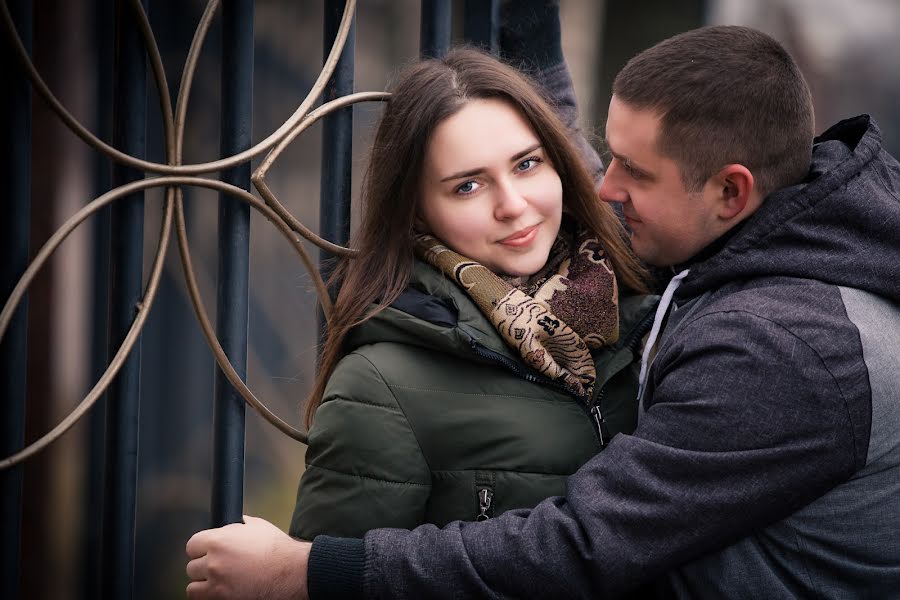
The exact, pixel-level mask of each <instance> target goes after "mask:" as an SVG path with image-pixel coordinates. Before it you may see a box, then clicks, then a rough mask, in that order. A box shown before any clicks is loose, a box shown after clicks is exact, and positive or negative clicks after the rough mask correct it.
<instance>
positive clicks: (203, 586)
mask: <svg viewBox="0 0 900 600" xmlns="http://www.w3.org/2000/svg"><path fill="white" fill-rule="evenodd" d="M186 591H187V597H188V598H190V600H206V599H207V598H209V584H207V582H205V581H192V582H190V583H189V584H188V586H187V590H186Z"/></svg>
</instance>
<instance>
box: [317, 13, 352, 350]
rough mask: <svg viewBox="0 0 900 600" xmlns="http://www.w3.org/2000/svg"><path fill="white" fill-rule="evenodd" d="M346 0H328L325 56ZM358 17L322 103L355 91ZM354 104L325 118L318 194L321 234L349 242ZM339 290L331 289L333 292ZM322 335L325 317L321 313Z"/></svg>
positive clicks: (325, 259) (323, 265) (326, 261)
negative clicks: (354, 75)
mask: <svg viewBox="0 0 900 600" xmlns="http://www.w3.org/2000/svg"><path fill="white" fill-rule="evenodd" d="M345 5H346V0H325V23H324V30H323V36H322V43H323V52H322V55H323V56H328V53H329V51H330V50H331V46H332V44H334V39H335V37H337V32H338V27H339V25H340V22H341V17H342V16H343V14H344V6H345ZM355 38H356V16H354V17H353V22H352V23H351V25H350V31H349V33H348V35H347V41H346V43H345V44H344V49H343V51H342V52H341V56H340V58H339V60H338V63H337V65H336V67H335V69H334V73H333V74H332V75H331V79H330V80H329V81H328V85H327V86H326V87H325V92H324V94H323V99H322V101H323V102H328V101H329V100H334V99H335V98H340V97H341V96H346V95H348V94H352V93H353V68H354V60H353V59H354V52H355V48H356V39H355ZM352 150H353V107H352V106H348V107H347V108H342V109H341V110H338V111H335V112H333V113H331V114H330V115H328V116H326V117H325V118H324V119H322V175H321V191H320V196H319V235H321V236H322V237H324V238H325V239H327V240H330V241H332V242H334V243H335V244H340V245H341V246H345V245H347V241H348V240H349V239H350V200H351V189H350V188H351V175H352V168H353V162H352V161H353V152H352ZM331 258H332V257H331V255H330V254H329V253H328V252H326V251H324V250H320V251H319V272H320V273H321V274H322V277H323V278H325V280H326V281H327V280H328V277H329V276H330V275H331V273H332V271H333V270H334V262H333V260H330V259H331ZM335 291H336V290H332V293H334V292H335ZM319 332H320V337H321V336H322V334H323V332H324V318H323V316H322V313H321V312H320V313H319Z"/></svg>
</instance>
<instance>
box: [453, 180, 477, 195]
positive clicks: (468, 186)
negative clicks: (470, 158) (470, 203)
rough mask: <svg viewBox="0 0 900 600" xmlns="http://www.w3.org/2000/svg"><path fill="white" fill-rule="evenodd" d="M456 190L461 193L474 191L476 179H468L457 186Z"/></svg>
mask: <svg viewBox="0 0 900 600" xmlns="http://www.w3.org/2000/svg"><path fill="white" fill-rule="evenodd" d="M456 191H457V192H459V193H461V194H471V193H472V192H474V191H475V182H474V181H467V182H465V183H464V184H462V185H460V186H458V187H457V188H456Z"/></svg>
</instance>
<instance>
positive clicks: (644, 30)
mask: <svg viewBox="0 0 900 600" xmlns="http://www.w3.org/2000/svg"><path fill="white" fill-rule="evenodd" d="M457 4H461V2H457ZM204 6H205V3H204V2H202V1H201V0H179V1H177V2H175V1H172V0H151V2H150V9H149V13H150V19H151V23H152V25H153V29H154V32H155V35H156V37H157V40H158V43H159V46H160V49H161V51H162V54H163V58H164V61H165V67H166V72H167V75H168V80H169V85H170V86H171V87H173V90H172V94H173V96H174V94H175V92H176V91H177V90H176V89H175V86H177V82H178V81H179V79H180V76H181V71H182V68H183V64H184V60H185V57H186V54H187V51H188V48H189V46H190V42H191V38H192V36H193V33H194V29H195V27H196V25H197V22H198V19H199V17H200V14H201V12H202V11H203V8H204ZM454 10H455V14H454V19H455V21H456V23H457V24H458V22H459V20H460V15H459V12H460V11H459V10H458V7H456V8H455V9H454ZM113 13H114V6H113V2H112V0H39V1H37V2H34V45H33V48H34V50H33V60H34V62H35V64H36V66H37V68H38V69H39V71H40V72H41V73H42V75H43V77H44V78H45V80H46V81H47V83H48V84H49V86H50V88H51V89H52V90H53V91H54V93H55V94H56V95H57V97H58V98H59V99H60V100H61V101H62V102H63V104H64V105H65V106H66V107H67V108H68V109H69V110H70V111H72V112H73V113H74V114H75V116H76V117H77V118H78V119H79V120H80V121H81V122H82V123H83V124H85V125H86V126H87V127H88V128H89V129H91V130H92V131H94V132H97V133H98V135H100V137H101V138H103V139H105V140H110V139H111V134H110V132H111V127H112V125H111V121H110V111H109V106H110V97H109V96H110V94H111V90H112V82H111V70H110V69H111V65H112V56H111V53H112V47H113V40H112V35H113V33H112V19H113ZM254 19H255V63H254V98H253V112H254V115H253V124H252V128H253V140H254V142H256V141H259V140H261V139H263V138H264V137H266V136H267V135H268V134H269V133H271V132H272V131H274V130H275V129H276V128H277V127H278V126H279V125H281V124H282V123H283V122H284V121H285V120H286V119H287V118H288V117H289V116H290V115H291V114H292V113H293V111H294V110H295V109H296V107H297V106H298V105H299V104H300V102H301V101H302V99H303V98H304V97H305V95H306V93H307V92H308V90H309V89H310V87H311V85H312V82H313V81H314V80H315V78H316V76H317V75H318V73H319V70H320V69H321V65H322V60H323V54H322V45H323V40H322V36H323V34H322V22H323V2H322V0H258V1H257V2H256V5H255V17H254ZM561 20H562V30H563V46H564V51H565V54H566V58H567V60H568V62H569V66H570V69H571V71H572V75H573V78H574V80H575V84H576V92H577V95H578V99H579V102H580V106H581V125H582V128H583V130H584V131H585V132H586V133H588V134H589V135H592V136H595V139H594V140H593V141H595V142H596V138H597V137H599V134H601V133H602V131H603V123H604V119H605V112H606V106H607V104H608V101H609V93H610V92H609V90H610V84H611V80H612V78H613V77H614V75H615V73H616V72H617V70H618V69H619V68H620V67H621V66H622V65H623V64H624V63H625V61H626V60H627V59H628V58H629V57H631V56H633V55H634V54H635V53H637V52H639V51H640V50H641V49H643V48H646V47H648V46H649V45H652V44H653V43H655V42H657V41H659V40H661V39H663V38H665V37H668V36H670V35H672V34H674V33H677V32H680V31H684V30H686V29H691V28H694V27H697V26H700V25H703V24H721V23H728V24H743V25H750V26H753V27H757V28H759V29H762V30H763V31H766V32H768V33H769V34H771V35H773V36H774V37H775V38H777V39H778V40H780V41H781V42H782V43H783V44H784V45H785V46H786V47H787V48H788V49H789V50H790V51H791V52H792V53H793V55H794V56H795V58H796V59H797V61H798V62H799V64H800V66H801V68H802V69H803V71H804V73H805V75H806V77H807V79H808V81H809V83H810V86H811V88H812V91H813V96H814V99H815V103H816V127H817V131H819V132H821V131H823V130H824V129H826V128H827V127H828V126H830V125H831V124H833V123H834V122H836V121H837V120H839V119H842V118H846V117H850V116H854V115H857V114H860V113H869V114H871V115H873V116H874V117H875V119H876V121H877V122H878V123H879V125H880V127H881V129H882V132H883V135H884V138H885V141H886V145H887V147H888V149H889V150H890V151H891V152H892V153H893V154H894V155H895V156H896V155H898V154H900V102H898V101H897V100H898V98H900V36H898V35H897V34H896V25H897V24H898V23H900V2H897V1H896V0H854V1H853V2H850V1H849V0H705V1H699V0H697V1H689V0H683V1H679V2H672V1H669V0H630V1H625V0H619V1H614V0H608V1H606V2H604V1H599V0H598V1H593V0H562V2H561ZM419 22H420V3H419V1H418V0H360V2H359V6H358V11H357V21H356V56H355V61H356V67H355V84H354V87H355V89H356V91H379V90H383V89H385V87H386V85H387V83H388V81H389V80H390V76H391V73H392V72H393V71H394V70H395V69H396V68H397V67H399V66H401V65H403V64H405V63H408V62H410V61H413V60H415V59H416V58H417V55H418V51H419ZM456 29H457V30H459V29H460V28H459V27H457V28H456ZM223 43H227V40H224V41H223V40H222V32H221V24H220V20H219V19H217V20H216V21H215V22H214V24H213V26H212V29H211V31H210V35H209V37H208V40H207V43H206V46H205V49H204V52H203V54H202V56H201V59H200V63H199V65H198V69H197V75H196V79H195V84H194V87H193V93H192V98H191V105H190V106H191V108H190V110H189V113H188V125H187V132H186V136H185V151H184V162H185V163H191V162H205V161H209V160H213V159H215V158H218V151H219V150H218V149H219V137H218V136H219V133H218V132H219V110H220V106H221V97H220V68H219V65H220V59H221V48H222V44H223ZM3 51H4V61H3V63H2V64H4V65H7V66H5V67H4V74H5V73H7V70H8V69H11V68H14V67H13V66H12V62H11V58H12V57H11V56H10V55H9V50H8V48H7V46H6V45H5V43H4V45H3ZM148 94H149V96H148V107H149V112H150V115H151V117H150V119H149V123H148V130H147V131H148V133H147V141H148V155H149V158H150V159H151V160H155V161H159V162H164V156H163V137H162V133H161V126H160V118H159V115H158V110H157V107H158V100H157V99H156V98H155V94H156V90H155V87H154V85H153V83H152V81H150V82H149V83H148ZM379 111H380V107H379V105H378V104H377V103H376V104H366V105H357V106H356V107H355V108H354V116H353V122H354V134H353V166H354V173H353V190H354V191H353V197H354V199H355V198H356V196H357V194H358V187H359V183H360V180H361V176H362V173H363V170H364V168H365V166H366V149H367V147H368V144H369V140H370V139H371V137H372V134H373V127H374V123H375V120H376V119H377V117H378V114H379ZM320 155H321V125H316V126H313V127H312V128H311V129H310V130H308V131H307V132H306V133H304V134H303V135H302V136H301V137H300V138H299V139H298V140H297V141H295V142H294V144H293V145H292V146H291V147H290V148H289V149H288V151H287V152H285V153H284V154H283V155H282V156H281V157H280V158H279V160H278V162H277V163H276V165H275V166H274V167H273V168H272V169H271V170H270V172H269V175H268V182H269V185H270V187H271V188H272V189H273V191H274V192H275V193H276V195H277V196H278V197H279V198H280V199H281V201H282V202H284V203H285V205H286V206H287V207H288V209H289V210H290V211H291V212H292V213H293V214H294V215H295V216H297V217H298V218H299V219H300V220H301V221H302V222H304V223H305V224H307V225H308V226H309V227H310V228H312V229H313V230H316V229H317V228H318V223H319V211H318V206H319V179H320V167H321V156H320ZM257 164H258V161H254V163H253V166H254V168H255V166H256V165H257ZM32 165H33V172H34V175H33V180H32V215H31V234H30V235H31V247H32V249H33V250H32V254H33V253H34V252H35V251H36V250H37V249H38V248H39V247H40V246H41V245H42V244H43V243H44V242H45V241H46V240H47V238H49V237H50V235H52V233H53V232H54V231H55V230H56V229H57V228H58V227H59V225H60V224H61V223H62V222H63V221H64V220H65V219H66V218H68V217H69V216H71V215H72V214H73V213H75V212H76V211H77V210H78V209H79V208H81V207H82V206H84V205H85V204H86V203H88V202H89V201H90V200H92V199H93V198H95V197H97V196H98V195H100V194H101V193H103V192H104V191H105V190H106V189H108V185H109V184H108V181H109V161H108V159H106V158H103V157H100V156H98V155H97V153H95V152H93V151H92V150H90V149H89V148H87V146H86V145H85V144H84V143H83V142H81V141H80V140H79V139H78V138H76V137H75V136H74V135H73V134H72V133H71V132H70V131H69V130H68V129H67V128H66V127H65V126H64V125H63V124H62V123H61V122H60V121H59V119H58V118H57V117H56V116H55V115H54V114H53V113H51V112H50V111H49V110H48V109H47V108H46V106H45V105H44V104H43V102H42V101H41V99H40V98H38V97H37V96H35V97H34V100H33V147H32ZM185 198H186V210H187V220H188V227H189V230H190V239H191V245H192V251H193V259H194V265H195V268H196V270H197V273H198V276H199V280H200V286H201V290H202V293H203V296H204V298H205V301H206V305H207V309H208V310H209V311H210V315H211V317H213V318H214V315H215V298H216V281H215V279H216V264H217V255H216V252H217V246H216V240H217V208H216V202H217V195H216V194H215V193H213V192H210V191H206V190H198V189H190V188H188V189H186V190H185ZM162 199H163V198H162V193H161V192H159V191H152V192H148V193H147V195H146V201H145V206H146V211H145V212H146V216H145V218H146V222H145V225H144V231H145V238H146V239H145V250H144V253H145V254H144V255H145V257H146V261H147V263H148V264H147V265H145V277H146V273H147V269H148V268H149V261H150V259H151V258H152V256H153V254H154V253H155V251H156V246H157V241H158V235H159V228H160V222H161V214H162ZM97 222H98V221H97V219H93V220H90V221H88V222H86V223H85V224H83V225H82V226H81V227H80V228H79V229H78V231H77V232H76V233H75V235H73V236H71V237H70V238H69V239H68V240H67V241H66V242H65V244H64V245H63V247H62V248H61V249H60V251H58V252H57V253H56V255H55V257H54V258H53V260H52V261H51V263H50V265H49V266H48V267H47V268H46V269H45V270H44V271H43V273H42V275H41V276H40V278H39V280H38V281H37V282H36V284H35V285H34V286H33V287H32V288H31V290H30V293H29V308H28V311H29V313H28V317H29V322H28V365H29V366H28V378H27V388H28V392H27V398H28V399H27V408H26V410H27V419H26V443H28V442H31V441H33V440H34V439H36V438H37V437H39V436H40V435H42V434H43V433H45V432H46V431H48V430H50V429H51V428H52V427H53V426H54V425H55V424H56V423H58V422H59V421H60V420H61V419H62V418H63V417H64V416H65V415H67V414H68V413H69V412H71V410H72V409H73V408H74V407H75V406H76V405H77V403H78V402H80V401H81V399H82V398H83V397H84V396H85V394H86V393H87V391H88V390H89V389H90V388H91V387H92V386H93V385H94V383H95V382H96V380H97V378H98V377H99V375H100V374H101V373H102V371H103V370H104V369H105V354H104V353H103V352H98V350H97V349H98V348H101V347H103V346H104V344H105V342H104V340H105V339H106V333H105V327H106V318H107V317H106V307H105V294H106V288H105V286H106V284H105V278H106V269H107V268H108V267H107V266H106V265H107V259H108V257H106V256H104V252H103V251H102V250H100V249H101V248H102V247H103V246H102V234H103V232H102V231H101V230H100V228H99V227H98V226H97ZM250 243H251V265H250V311H249V314H250V322H249V331H250V342H249V350H248V382H249V385H250V388H251V389H252V390H254V392H255V393H256V395H257V396H258V397H260V398H261V399H263V401H265V402H266V403H267V404H269V406H270V407H271V408H272V409H273V410H274V411H275V412H276V413H278V414H279V415H280V416H282V418H284V419H285V420H287V421H288V422H290V423H292V424H294V425H298V424H299V422H300V418H299V414H300V410H301V409H302V402H303V399H304V397H305V395H306V393H307V392H308V389H309V385H310V381H311V378H312V375H313V371H314V368H315V362H316V353H317V328H318V325H317V320H316V311H315V308H314V303H315V294H314V293H313V291H312V285H311V283H310V279H309V276H308V275H307V273H306V272H305V271H304V269H303V267H302V265H301V264H300V262H299V260H297V258H296V255H295V254H294V252H293V250H291V249H290V247H289V246H288V244H287V243H286V242H285V241H284V239H283V238H282V237H281V236H280V234H278V233H277V232H276V231H275V230H274V228H273V227H272V226H271V225H270V224H269V223H268V222H267V221H266V220H265V219H264V218H262V217H260V216H258V215H256V214H254V215H253V217H252V225H251V238H250ZM309 250H310V252H311V253H312V255H313V256H316V255H317V254H318V253H317V251H316V249H315V248H313V247H311V246H310V247H309ZM0 258H2V257H0ZM141 345H142V349H141V351H142V365H141V425H140V455H139V479H138V499H137V507H138V508H137V531H136V539H137V549H136V578H135V596H136V597H137V598H169V597H181V596H183V590H184V586H185V585H186V583H187V580H186V577H185V575H184V564H185V560H186V559H185V555H184V550H183V548H184V544H185V542H186V541H187V539H188V538H189V537H190V535H191V534H192V533H193V532H194V531H196V530H198V529H202V528H205V527H208V526H209V504H210V501H209V496H210V472H211V454H212V432H211V421H212V406H213V404H212V402H213V378H214V369H215V365H214V361H213V358H212V355H211V353H210V351H209V350H208V348H207V346H206V343H205V341H204V339H203V338H202V336H201V333H200V329H199V327H198V325H197V323H196V320H195V319H194V316H193V312H192V309H191V307H190V305H189V303H188V300H187V292H186V288H185V284H184V278H183V276H182V274H181V269H180V263H179V262H178V259H177V252H176V248H175V246H174V243H173V244H172V247H171V248H170V252H169V258H168V264H167V266H166V270H165V274H164V276H163V281H162V287H161V290H160V293H159V296H158V299H157V301H156V305H155V307H154V309H153V311H152V313H151V316H150V318H149V321H148V323H147V326H146V328H145V329H144V333H143V336H142V341H141ZM103 410H104V406H103V405H102V404H100V405H98V406H97V407H96V408H95V410H93V411H92V412H91V414H90V415H89V416H88V417H87V418H85V419H82V421H81V422H79V423H78V424H77V425H76V426H75V427H74V428H73V429H72V430H71V431H70V432H69V433H67V434H66V435H65V436H64V437H63V438H62V439H61V440H60V441H59V442H57V443H56V444H55V445H53V446H52V447H50V448H49V449H48V450H46V451H44V452H43V453H41V454H40V455H39V456H37V457H35V458H34V459H32V460H30V461H28V462H27V463H26V465H25V476H24V477H25V491H24V517H23V542H22V557H21V560H22V588H21V589H22V593H21V597H22V598H90V597H94V596H95V595H96V594H97V588H96V581H95V578H92V577H88V576H86V575H85V574H86V573H87V572H89V570H90V569H91V568H92V567H91V565H96V560H95V559H96V557H95V556H92V555H91V553H90V552H89V551H88V550H87V548H90V546H89V545H88V543H87V542H88V541H89V540H90V539H91V538H92V537H93V538H94V539H95V538H96V536H97V535H98V533H97V531H96V523H97V519H98V518H99V512H98V511H99V503H100V499H101V498H102V494H101V492H100V490H99V488H98V485H99V484H98V482H99V468H100V467H101V466H102V464H103V463H102V452H103V436H104V427H103V423H104V416H103ZM303 459H304V447H303V446H302V445H300V444H298V443H296V442H294V441H292V440H290V439H289V438H287V437H286V436H284V435H282V434H281V433H279V432H277V431H276V430H275V429H274V428H273V427H271V426H270V425H269V424H268V423H266V422H264V421H263V420H262V419H261V418H260V417H258V415H257V414H256V413H255V412H253V411H252V410H248V411H247V434H246V467H245V471H246V481H245V492H244V499H245V502H244V506H245V509H244V510H245V512H246V513H248V514H254V515H258V516H262V517H265V518H267V519H269V520H271V521H273V522H274V523H276V524H277V525H279V526H280V527H282V528H286V527H287V525H288V523H289V520H290V515H291V511H292V509H293V505H294V496H295V493H296V485H297V481H298V479H299V476H300V474H301V472H302V469H303V462H304V460H303ZM92 561H93V562H92Z"/></svg>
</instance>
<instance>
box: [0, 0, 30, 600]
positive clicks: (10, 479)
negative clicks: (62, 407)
mask: <svg viewBox="0 0 900 600" xmlns="http://www.w3.org/2000/svg"><path fill="white" fill-rule="evenodd" d="M9 10H10V13H11V14H12V17H13V21H14V22H15V24H16V28H17V29H18V31H19V36H20V37H21V39H22V43H23V44H24V45H25V49H26V50H27V51H28V53H29V54H31V38H32V34H31V29H32V8H31V2H29V1H27V0H16V1H13V2H10V3H9ZM0 44H2V45H3V46H7V45H8V44H9V41H8V40H4V41H3V42H0ZM3 53H4V55H5V56H6V57H7V58H11V57H12V48H10V47H4V48H3ZM8 75H9V84H10V87H9V88H8V90H7V92H6V93H5V94H4V95H3V96H2V101H0V111H2V114H0V119H2V125H0V127H2V134H0V145H2V149H0V181H2V182H4V183H5V184H6V188H5V189H6V192H5V193H4V196H5V197H6V198H7V204H6V206H7V207H8V208H7V211H6V216H5V217H4V218H2V219H0V221H2V226H0V256H2V257H3V258H2V260H0V305H2V304H3V303H5V302H6V299H7V298H9V295H10V293H11V292H12V290H13V288H14V287H15V285H16V283H17V282H18V280H19V278H20V277H21V276H22V273H23V272H24V271H25V269H26V268H27V266H28V237H29V236H28V231H29V227H30V221H31V219H30V211H31V84H30V83H29V81H28V79H27V77H26V76H25V74H24V72H22V71H21V70H20V69H19V68H18V67H14V68H13V69H11V71H10V73H9V74H8ZM27 316H28V309H27V299H23V301H22V304H20V305H19V308H18V309H17V310H16V313H15V315H14V316H13V319H12V322H11V323H10V324H9V328H8V329H7V331H6V335H4V337H3V341H2V342H0V407H2V411H3V419H2V421H3V425H2V427H3V429H2V434H0V435H2V437H0V456H4V457H6V456H9V455H11V454H14V453H15V452H18V451H19V450H21V449H22V446H23V444H24V442H25V375H26V360H25V359H26V352H25V348H26V344H27ZM22 472H23V467H22V465H18V466H16V467H13V468H11V469H7V470H5V471H2V472H0V515H2V517H0V518H2V528H3V535H2V536H0V538H2V542H0V543H2V546H0V597H2V598H18V597H19V587H20V576H19V573H20V564H21V545H20V540H21V532H22Z"/></svg>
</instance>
